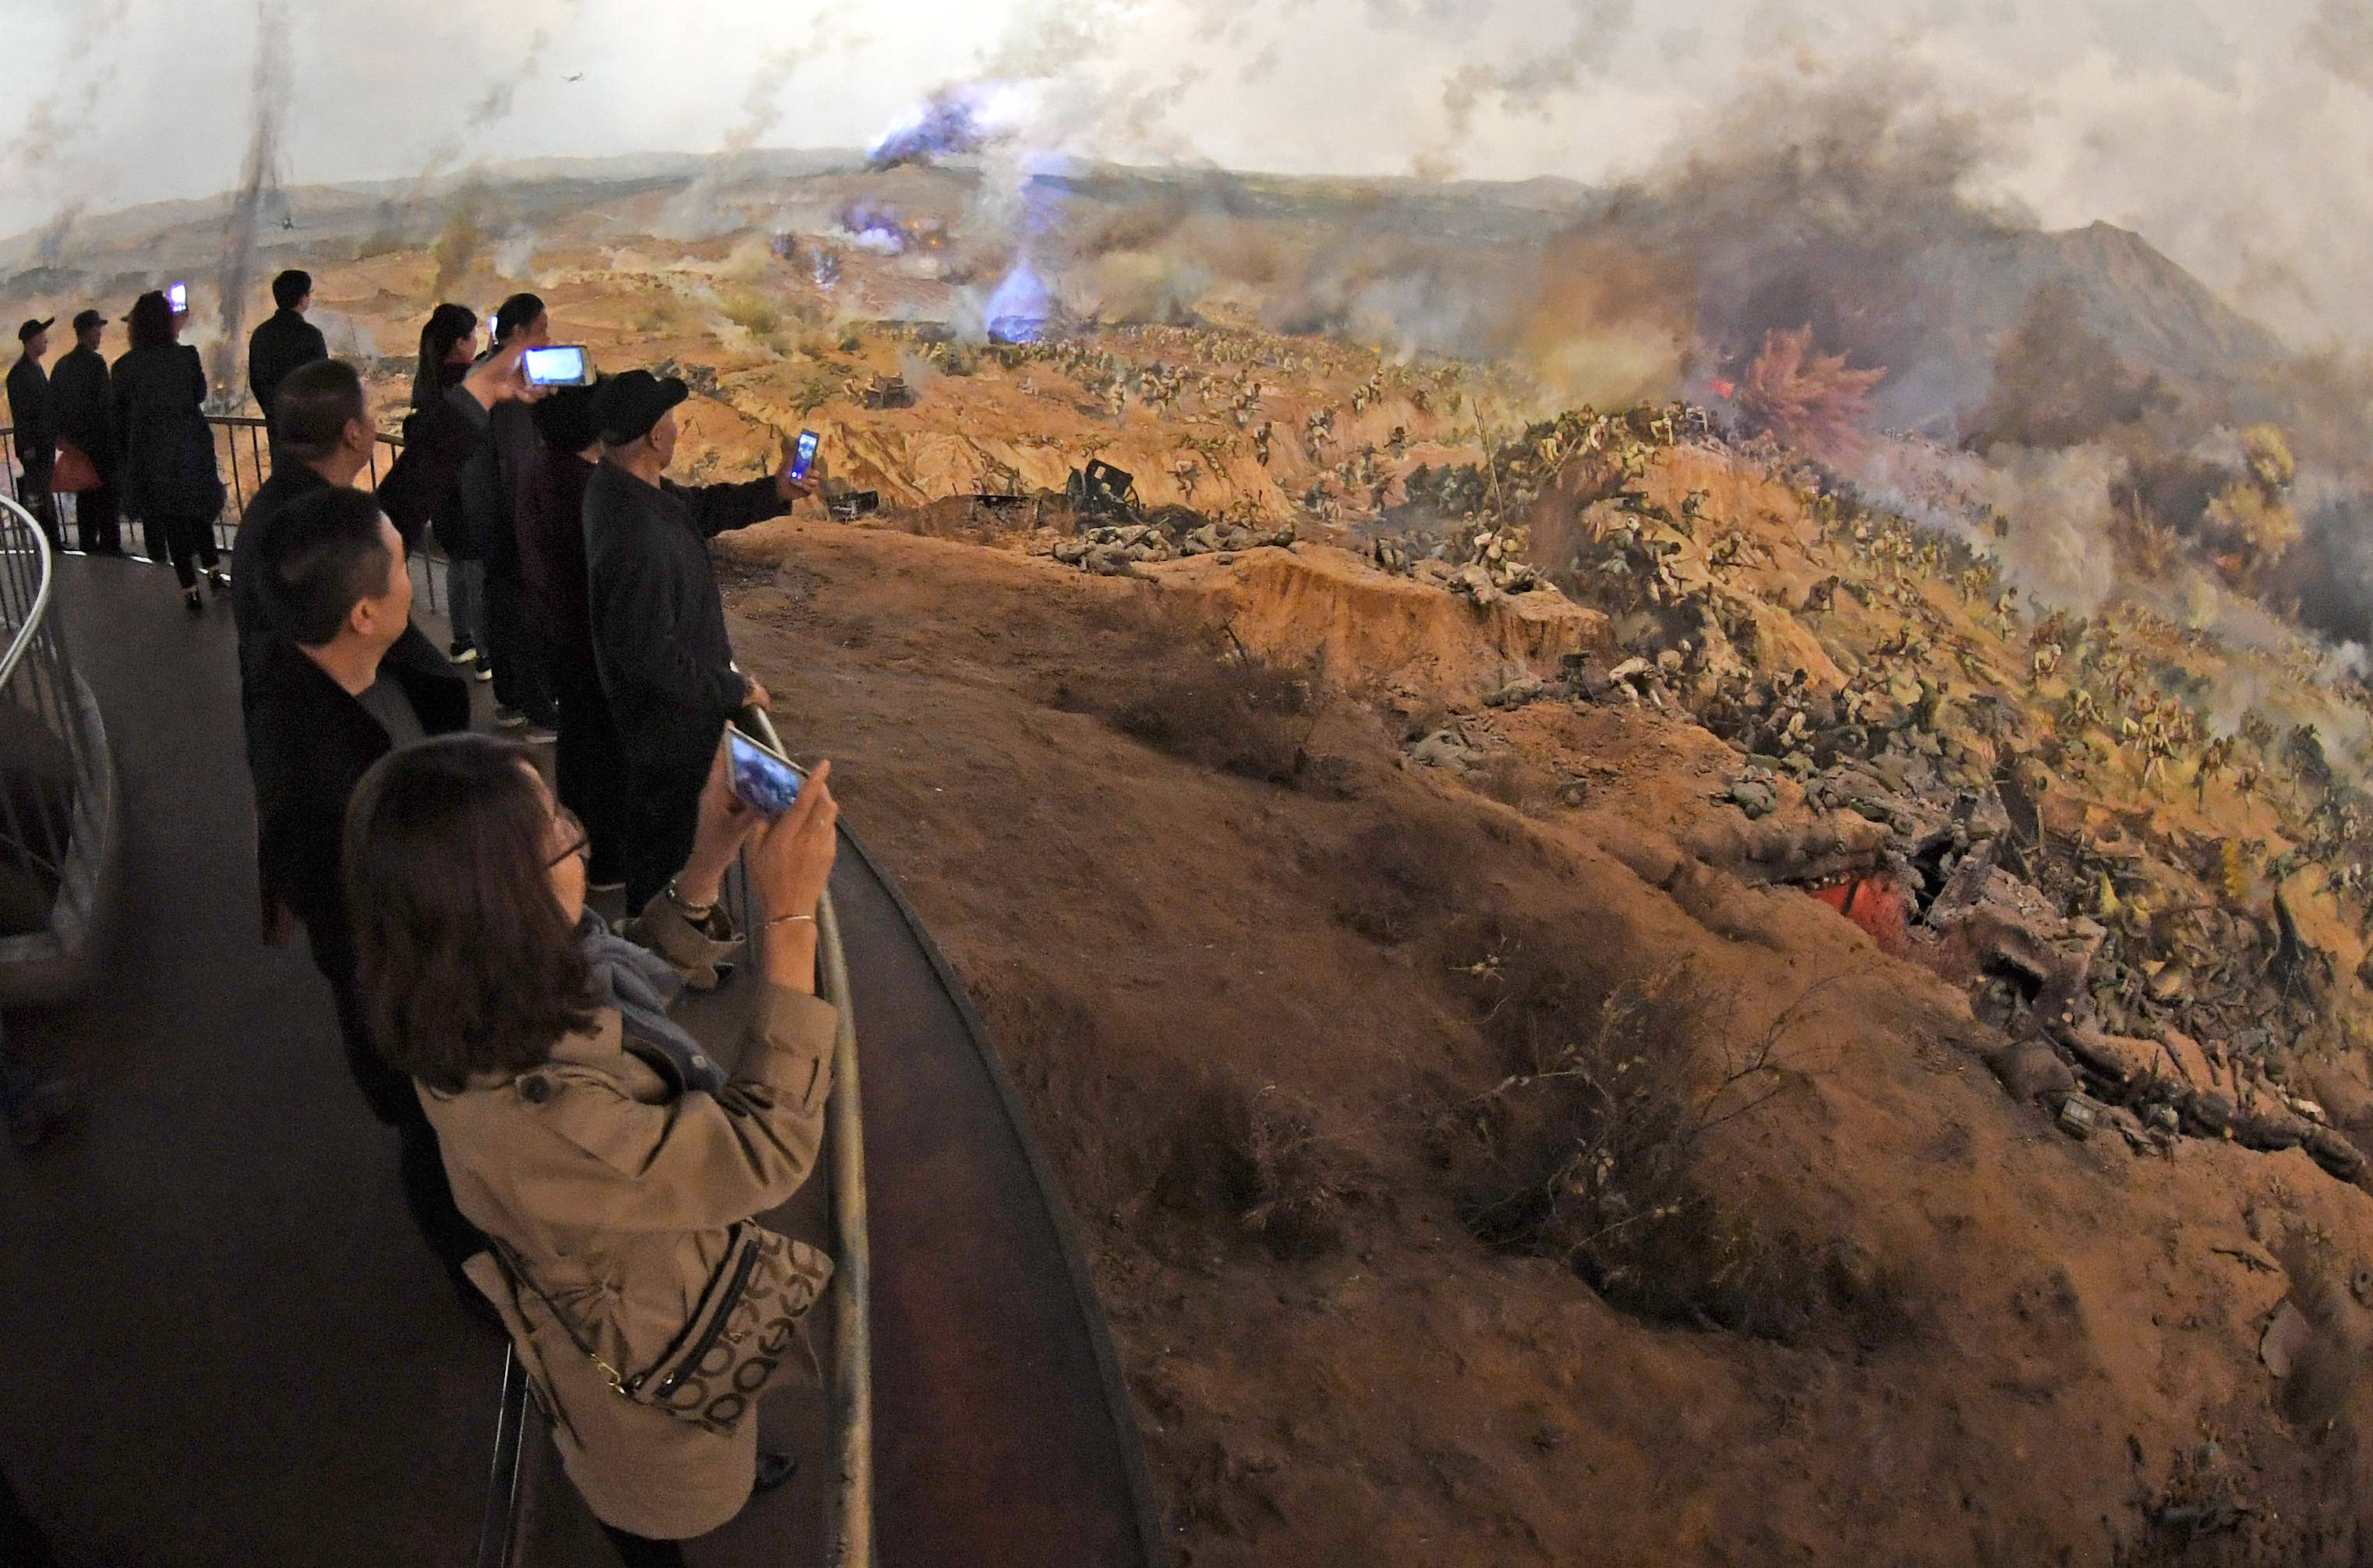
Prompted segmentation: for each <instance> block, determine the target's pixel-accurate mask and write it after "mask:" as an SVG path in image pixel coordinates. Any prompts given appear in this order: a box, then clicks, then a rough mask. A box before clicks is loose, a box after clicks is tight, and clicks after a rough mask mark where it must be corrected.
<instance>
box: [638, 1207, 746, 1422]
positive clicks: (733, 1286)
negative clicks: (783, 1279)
mask: <svg viewBox="0 0 2373 1568" xmlns="http://www.w3.org/2000/svg"><path fill="white" fill-rule="evenodd" d="M757 1266H758V1242H757V1239H756V1238H755V1237H746V1238H744V1243H743V1246H742V1257H741V1259H740V1260H739V1261H737V1262H736V1263H735V1264H734V1265H733V1278H732V1279H731V1281H730V1282H729V1283H727V1284H726V1287H725V1295H724V1298H723V1300H721V1301H720V1302H719V1304H718V1307H717V1315H716V1316H715V1317H713V1318H710V1319H709V1320H708V1328H707V1331H705V1332H704V1333H703V1334H702V1335H701V1336H700V1339H699V1340H698V1342H696V1343H695V1344H694V1345H693V1347H692V1349H691V1351H690V1352H689V1353H687V1354H686V1355H685V1356H684V1359H683V1360H682V1361H679V1362H677V1363H676V1364H675V1370H674V1371H672V1372H671V1373H669V1374H668V1375H667V1376H665V1377H664V1378H662V1379H660V1386H659V1387H658V1388H655V1389H653V1390H652V1393H651V1397H652V1398H653V1399H654V1400H660V1401H665V1400H666V1399H667V1397H668V1396H669V1395H670V1394H672V1393H673V1392H675V1388H676V1385H677V1384H679V1383H681V1382H683V1381H684V1375H685V1374H686V1373H688V1372H691V1371H692V1370H693V1369H694V1368H696V1367H697V1366H698V1365H700V1364H701V1363H702V1362H703V1361H705V1360H706V1359H707V1356H708V1353H709V1352H710V1351H711V1350H712V1349H714V1348H715V1347H716V1344H717V1341H718V1337H719V1335H721V1334H723V1333H724V1332H725V1323H726V1319H728V1318H731V1317H732V1316H733V1308H734V1307H737V1306H739V1305H741V1301H742V1292H743V1291H744V1290H746V1289H747V1288H748V1287H749V1284H750V1274H751V1271H753V1270H754V1269H755V1268H757ZM640 1384H641V1379H640V1378H637V1379H636V1386H637V1388H639V1387H640Z"/></svg>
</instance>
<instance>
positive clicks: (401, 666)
mask: <svg viewBox="0 0 2373 1568" xmlns="http://www.w3.org/2000/svg"><path fill="white" fill-rule="evenodd" d="M272 522H273V530H274V537H273V540H272V545H273V553H272V554H271V556H270V557H269V558H268V561H267V562H263V563H252V564H251V566H250V570H251V571H252V570H257V569H259V568H261V569H263V570H264V571H265V572H266V573H267V580H266V585H265V589H264V592H263V596H262V597H263V609H264V610H265V612H266V614H267V615H268V617H269V621H270V628H269V633H270V634H268V635H266V636H264V637H263V640H262V641H263V648H262V653H261V656H260V657H259V658H258V659H257V661H256V668H255V671H254V675H253V679H252V691H251V693H250V694H249V700H248V726H249V728H248V767H249V770H250V771H251V773H252V774H253V776H254V779H255V815H256V825H257V838H258V840H259V847H260V851H261V854H260V860H261V863H262V872H263V900H264V908H265V911H266V922H267V926H268V927H269V928H271V929H273V930H275V931H277V930H281V929H285V919H284V917H285V916H294V917H295V919H296V920H297V921H298V922H299V923H302V924H303V926H304V927H305V935H306V936H307V938H308V939H309V940H310V943H311V946H312V949H313V962H314V964H315V965H316V967H318V968H319V969H320V970H321V974H322V977H323V978H324V979H326V980H327V981H329V982H330V992H331V995H332V996H333V998H334V1000H335V1001H336V1004H337V1009H338V1023H339V1028H340V1031H341V1033H342V1034H343V1035H344V1037H345V1050H346V1061H347V1065H348V1066H349V1067H350V1068H351V1069H352V1070H353V1073H354V1075H355V1082H356V1083H357V1086H360V1088H361V1089H362V1092H363V1098H365V1099H367V1100H368V1101H369V1103H370V1108H371V1110H372V1112H373V1114H375V1115H376V1116H377V1117H378V1118H379V1119H380V1121H384V1122H387V1123H389V1124H390V1125H392V1126H393V1127H394V1128H396V1130H397V1131H398V1132H399V1133H400V1134H401V1135H402V1138H403V1188H404V1197H405V1200H406V1202H408V1203H409V1204H410V1206H411V1209H412V1214H413V1218H414V1220H415V1222H416V1223H417V1224H418V1225H419V1226H420V1229H421V1233H422V1235H423V1236H425V1237H427V1240H428V1244H429V1246H430V1248H431V1249H434V1250H435V1251H436V1253H437V1255H438V1260H440V1261H441V1262H443V1263H444V1265H445V1267H446V1269H447V1271H448V1272H450V1273H451V1275H452V1276H453V1279H454V1283H455V1287H456V1289H458V1290H460V1291H462V1293H463V1294H462V1300H463V1301H464V1302H465V1303H467V1302H469V1301H470V1300H471V1299H472V1296H473V1292H472V1290H471V1287H470V1285H469V1283H468V1281H467V1279H466V1277H465V1276H463V1275H462V1272H461V1268H462V1261H463V1260H465V1259H467V1258H468V1257H469V1256H470V1255H471V1254H472V1253H473V1252H476V1251H478V1250H479V1249H482V1248H483V1247H484V1246H485V1241H484V1238H483V1237H480V1236H479V1235H478V1233H477V1230H476V1228H475V1227H474V1226H473V1225H471V1224H470V1223H469V1221H467V1220H466V1219H464V1218H462V1213H461V1211H460V1210H459V1209H458V1208H456V1207H455V1206H454V1203H453V1193H452V1190H451V1188H450V1186H449V1185H448V1184H447V1182H446V1179H445V1169H444V1165H443V1162H442V1160H441V1158H440V1157H439V1156H438V1150H437V1137H436V1133H435V1132H433V1131H432V1130H431V1129H430V1128H429V1125H428V1121H427V1116H426V1114H425V1113H424V1112H423V1111H422V1110H421V1109H420V1101H419V1098H418V1097H416V1096H415V1094H414V1093H413V1092H412V1085H411V1083H410V1081H409V1080H407V1079H406V1078H405V1077H404V1075H403V1074H401V1073H398V1072H396V1071H395V1070H394V1069H393V1068H392V1067H390V1066H389V1065H388V1064H387V1063H386V1062H385V1061H383V1060H382V1059H381V1058H380V1055H379V1053H378V1051H375V1050H373V1049H372V1047H371V1044H370V1039H369V1034H368V1030H367V1028H365V1025H364V1021H363V1016H362V1009H361V1005H360V1001H359V998H358V995H357V989H356V982H355V949H354V938H353V935H352V933H351V931H350V930H349V928H348V925H347V923H346V902H345V880H344V877H343V876H342V875H341V859H342V854H341V851H342V846H343V843H344V839H345V818H346V803H347V801H348V800H349V799H350V798H352V796H353V795H354V791H355V785H356V784H357V783H359V782H360V781H361V779H362V776H363V774H364V772H367V771H368V769H369V767H370V765H371V764H372V763H373V762H376V761H379V760H380V758H381V757H384V756H386V755H387V753H388V752H389V751H391V750H392V749H394V748H396V747H398V746H402V745H405V744H409V743H412V742H415V741H418V740H420V739H423V738H426V737H427V736H431V735H442V734H446V733H448V732H450V731H452V730H457V729H465V728H467V727H468V726H469V722H470V691H469V684H468V682H467V680H466V679H464V678H463V677H462V675H461V673H460V672H459V671H457V670H456V669H454V668H453V667H452V665H451V664H450V663H449V662H448V661H447V660H446V658H445V657H444V656H443V655H441V654H439V653H438V651H437V650H436V648H435V647H434V646H433V645H430V644H429V643H428V641H427V639H426V638H424V637H422V636H421V634H420V633H419V632H418V631H417V630H416V629H415V628H414V626H413V624H412V621H411V611H412V575H411V574H410V572H409V571H407V570H406V569H405V566H404V558H403V557H404V552H403V538H402V536H401V535H399V534H398V533H397V532H396V531H395V525H394V524H393V523H392V522H390V521H389V520H388V519H387V517H386V516H385V515H384V514H383V513H382V512H381V511H380V505H379V503H378V502H377V501H376V500H375V499H374V498H372V497H371V496H368V495H366V494H363V493H362V492H360V491H357V490H350V489H347V488H345V487H344V486H333V485H326V484H325V485H323V486H321V488H320V489H319V490H318V491H317V492H316V493H315V494H311V495H309V496H306V497H304V498H303V499H301V500H298V501H297V502H295V503H293V504H291V505H286V506H285V507H283V508H282V509H281V510H280V511H279V512H278V513H277V514H276V515H275V517H274V518H273V519H272Z"/></svg>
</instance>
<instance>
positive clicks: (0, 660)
mask: <svg viewBox="0 0 2373 1568" xmlns="http://www.w3.org/2000/svg"><path fill="white" fill-rule="evenodd" d="M0 505H6V506H7V507H8V509H9V510H10V511H12V512H14V513H16V514H17V516H18V517H21V518H22V519H23V520H24V524H25V526H26V528H29V529H30V530H31V534H32V538H31V544H32V548H33V552H34V554H35V556H36V557H37V559H38V563H39V564H38V572H39V577H38V580H37V581H36V583H35V584H34V587H33V602H32V604H31V605H30V606H29V607H28V608H27V610H26V611H25V614H24V619H23V620H22V621H19V622H18V625H17V628H16V631H15V633H13V634H12V635H11V636H10V637H9V639H8V646H7V649H6V652H0V688H5V687H6V685H7V684H8V678H9V677H10V676H12V675H14V674H16V673H17V667H18V665H19V664H21V663H23V662H24V658H25V651H26V650H27V649H28V648H30V647H31V646H32V645H33V637H34V635H35V633H38V632H39V631H40V630H41V621H42V619H43V617H45V616H46V615H47V614H48V613H49V610H50V593H51V587H52V585H53V582H54V580H55V576H56V571H55V562H54V561H53V559H52V557H51V555H50V539H49V536H48V535H47V534H45V533H43V532H42V531H41V524H40V523H38V522H36V521H34V519H33V515H32V514H31V513H30V512H28V511H26V510H25V508H24V507H22V506H20V505H18V504H17V503H16V502H15V501H7V502H5V503H0ZM5 548H6V551H7V552H8V553H10V554H11V555H13V554H14V553H15V552H16V546H15V545H14V544H10V545H7V546H6V547H5Z"/></svg>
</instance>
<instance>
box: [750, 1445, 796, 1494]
mask: <svg viewBox="0 0 2373 1568" xmlns="http://www.w3.org/2000/svg"><path fill="white" fill-rule="evenodd" d="M799 1473H800V1457H799V1456H798V1455H797V1454H770V1453H768V1452H766V1450H765V1449H764V1448H761V1449H759V1450H758V1473H757V1476H756V1478H755V1479H754V1480H753V1481H751V1482H750V1495H751V1496H753V1497H764V1496H765V1495H766V1493H770V1492H772V1491H774V1490H775V1489H776V1488H777V1487H778V1486H780V1485H782V1484H783V1483H784V1482H785V1481H789V1480H790V1479H791V1478H792V1477H793V1476H795V1475H797V1474H799Z"/></svg>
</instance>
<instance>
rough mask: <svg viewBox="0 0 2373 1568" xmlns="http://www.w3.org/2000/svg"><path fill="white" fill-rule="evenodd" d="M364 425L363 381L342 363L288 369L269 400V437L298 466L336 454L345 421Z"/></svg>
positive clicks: (367, 418) (318, 362)
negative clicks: (298, 463)
mask: <svg viewBox="0 0 2373 1568" xmlns="http://www.w3.org/2000/svg"><path fill="white" fill-rule="evenodd" d="M356 419H359V420H361V421H362V422H363V423H364V424H369V423H370V404H369V403H368V401H365V400H364V397H363V378H362V377H361V376H360V375H359V374H358V373H357V371H356V369H355V367H354V366H351V365H348V364H347V363H346V362H345V360H343V359H317V360H314V361H313V362H312V363H311V364H310V365H300V366H298V367H297V368H296V369H294V370H291V371H290V372H289V373H288V374H287V376H286V377H284V378H283V379H282V380H281V383H280V389H279V390H278V391H276V392H275V393H274V394H273V398H272V436H273V439H274V440H275V441H276V442H277V443H278V444H279V447H280V449H281V450H282V451H283V452H285V453H286V454H287V455H288V456H290V457H292V458H294V459H297V460H298V462H300V463H317V462H320V461H321V459H323V458H326V457H328V456H329V455H330V454H331V453H333V452H334V451H336V450H337V449H338V443H339V442H340V441H342V440H344V439H345V434H346V423H347V421H349V420H356Z"/></svg>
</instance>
